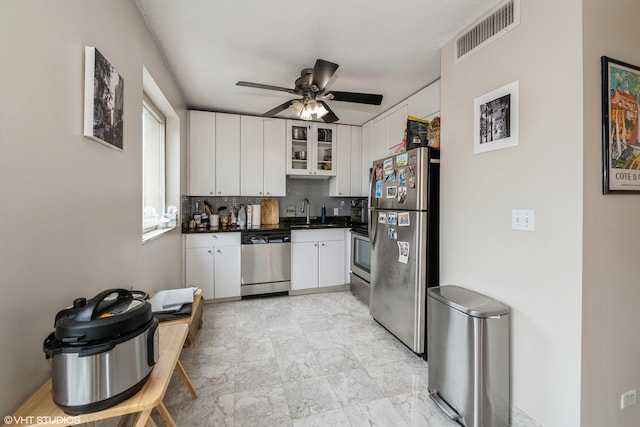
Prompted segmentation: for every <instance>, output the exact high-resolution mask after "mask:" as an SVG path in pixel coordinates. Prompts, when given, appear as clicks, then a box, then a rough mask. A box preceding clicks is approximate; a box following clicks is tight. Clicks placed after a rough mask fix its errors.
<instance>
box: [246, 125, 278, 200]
mask: <svg viewBox="0 0 640 427" xmlns="http://www.w3.org/2000/svg"><path fill="white" fill-rule="evenodd" d="M263 129H264V173H263V177H264V186H263V193H264V195H265V196H267V197H285V196H286V195H287V172H286V167H287V157H286V147H287V124H286V122H285V121H284V120H282V119H264V122H263ZM243 161H244V158H243Z"/></svg>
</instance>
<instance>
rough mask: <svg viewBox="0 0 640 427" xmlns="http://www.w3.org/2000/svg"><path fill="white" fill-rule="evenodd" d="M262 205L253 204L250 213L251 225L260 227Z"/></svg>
mask: <svg viewBox="0 0 640 427" xmlns="http://www.w3.org/2000/svg"><path fill="white" fill-rule="evenodd" d="M261 208H262V206H260V205H253V213H252V215H251V227H260V226H261V225H262V211H261Z"/></svg>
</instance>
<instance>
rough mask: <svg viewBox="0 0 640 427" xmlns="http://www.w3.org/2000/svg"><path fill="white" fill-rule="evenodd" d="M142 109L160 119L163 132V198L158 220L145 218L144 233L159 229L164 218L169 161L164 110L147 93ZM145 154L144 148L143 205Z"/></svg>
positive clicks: (161, 158)
mask: <svg viewBox="0 0 640 427" xmlns="http://www.w3.org/2000/svg"><path fill="white" fill-rule="evenodd" d="M142 109H143V114H144V109H146V110H147V111H148V112H149V113H151V115H152V116H153V117H154V118H155V119H156V120H158V122H159V123H160V127H161V130H160V134H161V138H162V141H161V143H160V145H161V147H160V153H159V156H160V159H159V163H160V166H159V170H160V171H161V175H162V176H161V177H160V180H159V181H160V182H161V187H162V188H161V189H160V192H161V199H162V201H161V202H160V212H156V215H157V220H156V222H154V223H153V224H149V225H146V226H145V222H144V219H143V222H142V233H143V234H145V233H148V232H150V231H154V230H157V229H158V228H159V227H158V226H159V224H160V220H161V219H162V217H163V215H164V213H165V212H166V209H167V182H166V176H167V169H166V168H167V166H166V165H167V161H166V154H167V149H166V143H167V120H166V117H165V116H164V114H162V112H161V111H160V110H159V109H158V107H156V106H155V104H154V103H153V101H152V100H151V99H150V98H149V96H148V95H147V94H145V95H144V97H143V101H142ZM143 126H144V120H143ZM142 139H143V141H142V144H143V147H144V144H145V141H144V139H145V134H144V127H143V131H142ZM144 155H145V151H144V149H143V150H142V156H143V161H142V165H143V167H142V180H143V185H142V188H143V197H142V199H143V205H144V187H145V185H144V183H145V178H146V172H145V169H144V165H145V163H146V162H145V161H144V160H145V159H144ZM142 210H143V215H142V216H143V218H144V210H145V206H142Z"/></svg>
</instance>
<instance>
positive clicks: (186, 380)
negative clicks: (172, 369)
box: [176, 360, 198, 399]
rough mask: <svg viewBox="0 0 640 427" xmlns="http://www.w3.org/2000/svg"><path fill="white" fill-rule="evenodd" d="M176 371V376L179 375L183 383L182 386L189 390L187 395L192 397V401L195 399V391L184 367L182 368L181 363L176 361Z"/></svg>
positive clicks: (196, 395)
mask: <svg viewBox="0 0 640 427" xmlns="http://www.w3.org/2000/svg"><path fill="white" fill-rule="evenodd" d="M176 369H177V370H178V374H180V378H182V382H184V385H186V386H187V389H189V393H191V397H193V398H194V399H195V398H197V397H198V392H197V391H196V389H195V387H193V384H192V383H191V380H190V379H189V376H188V375H187V373H186V372H185V370H184V367H183V366H182V363H180V360H178V362H177V363H176Z"/></svg>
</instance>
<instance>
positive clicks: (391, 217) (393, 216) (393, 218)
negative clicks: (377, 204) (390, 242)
mask: <svg viewBox="0 0 640 427" xmlns="http://www.w3.org/2000/svg"><path fill="white" fill-rule="evenodd" d="M387 224H389V225H398V212H389V213H388V214H387Z"/></svg>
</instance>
